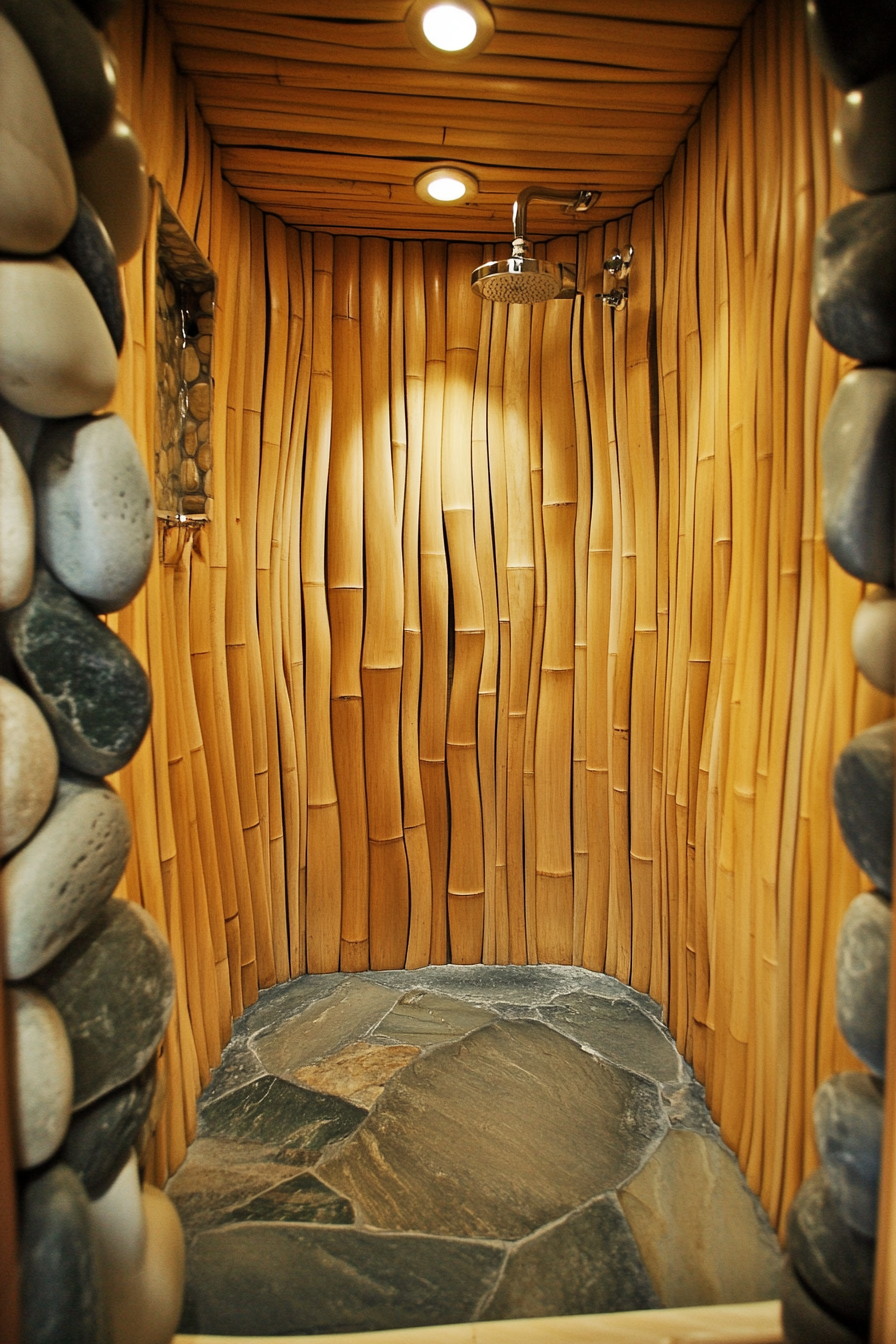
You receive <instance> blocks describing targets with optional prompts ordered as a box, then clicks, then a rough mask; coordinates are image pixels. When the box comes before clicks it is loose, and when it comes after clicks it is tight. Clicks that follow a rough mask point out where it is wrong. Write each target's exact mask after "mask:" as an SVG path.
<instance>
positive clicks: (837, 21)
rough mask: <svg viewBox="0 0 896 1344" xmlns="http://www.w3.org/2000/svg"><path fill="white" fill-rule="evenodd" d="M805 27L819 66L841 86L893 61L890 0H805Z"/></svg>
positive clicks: (895, 26)
mask: <svg viewBox="0 0 896 1344" xmlns="http://www.w3.org/2000/svg"><path fill="white" fill-rule="evenodd" d="M806 28H807V31H808V35H809V41H810V43H811V45H812V50H813V51H814V52H815V55H816V57H817V59H818V61H819V63H820V65H821V68H822V69H823V70H824V73H825V74H826V75H827V77H828V79H829V80H831V81H832V83H834V84H836V85H837V87H838V88H840V89H852V88H855V87H856V85H857V84H866V83H867V82H868V80H870V79H874V78H876V76H877V75H879V74H882V73H883V71H884V70H888V69H889V68H890V67H891V66H893V65H896V5H894V3H893V0H853V3H849V0H808V3H807V5H806Z"/></svg>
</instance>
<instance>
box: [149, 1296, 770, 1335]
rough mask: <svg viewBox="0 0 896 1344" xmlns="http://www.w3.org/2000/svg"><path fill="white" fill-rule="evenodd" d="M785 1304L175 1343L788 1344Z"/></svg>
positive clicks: (681, 1308)
mask: <svg viewBox="0 0 896 1344" xmlns="http://www.w3.org/2000/svg"><path fill="white" fill-rule="evenodd" d="M783 1339H784V1336H783V1334H782V1332H781V1304H780V1302H777V1301H771V1302H743V1303H734V1304H732V1305H727V1306H715V1307H669V1308H664V1309H662V1310H660V1311H614V1312H609V1313H607V1314H602V1315H599V1316H550V1317H541V1318H539V1319H537V1320H522V1321H483V1322H478V1323H476V1324H470V1325H430V1326H424V1327H419V1328H416V1329H412V1330H372V1331H364V1332H362V1333H360V1334H348V1335H276V1336H273V1335H267V1336H265V1337H264V1338H263V1339H262V1337H261V1336H257V1335H176V1336H175V1339H174V1341H173V1344H339V1341H341V1344H782V1341H783Z"/></svg>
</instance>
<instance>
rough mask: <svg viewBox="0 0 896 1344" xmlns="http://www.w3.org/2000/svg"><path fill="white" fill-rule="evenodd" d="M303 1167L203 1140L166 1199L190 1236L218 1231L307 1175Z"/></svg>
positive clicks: (242, 1146) (254, 1149)
mask: <svg viewBox="0 0 896 1344" xmlns="http://www.w3.org/2000/svg"><path fill="white" fill-rule="evenodd" d="M301 1174H302V1173H301V1170H300V1168H299V1167H298V1166H295V1167H294V1166H291V1165H288V1164H284V1163H282V1162H278V1161H277V1152H276V1150H269V1149H266V1148H262V1147H261V1146H260V1145H256V1144H251V1143H229V1142H227V1141H226V1140H217V1139H197V1140H196V1141H195V1143H193V1144H191V1145H190V1149H189V1151H188V1153H187V1157H186V1161H185V1162H183V1163H182V1164H181V1166H180V1167H178V1169H177V1171H176V1172H175V1173H174V1175H173V1176H172V1177H171V1178H170V1180H169V1181H168V1183H167V1185H166V1187H165V1193H166V1194H167V1195H169V1196H170V1198H171V1199H172V1200H173V1201H174V1203H175V1205H176V1206H177V1211H178V1213H179V1214H180V1220H181V1222H182V1224H183V1227H184V1231H185V1232H186V1234H187V1236H188V1237H189V1236H192V1235H194V1234H195V1233H196V1232H199V1231H202V1230H203V1229H204V1228H208V1227H217V1226H218V1225H219V1224H220V1223H221V1222H222V1221H224V1220H225V1219H226V1217H227V1215H228V1212H229V1210H230V1209H232V1208H233V1207H234V1206H236V1205H238V1204H243V1203H245V1202H247V1201H248V1200H251V1199H253V1198H254V1197H255V1196H257V1195H260V1194H263V1193H264V1192H265V1191H266V1190H270V1189H271V1187H272V1186H275V1185H279V1184H281V1183H282V1182H283V1181H285V1180H290V1179H292V1178H294V1177H296V1176H299V1175H301Z"/></svg>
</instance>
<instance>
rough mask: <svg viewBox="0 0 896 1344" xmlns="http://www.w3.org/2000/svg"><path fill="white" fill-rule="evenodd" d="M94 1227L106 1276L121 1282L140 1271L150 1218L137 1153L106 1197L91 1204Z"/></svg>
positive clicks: (117, 1177) (128, 1161) (101, 1197)
mask: <svg viewBox="0 0 896 1344" xmlns="http://www.w3.org/2000/svg"><path fill="white" fill-rule="evenodd" d="M90 1226H91V1229H92V1231H93V1234H94V1236H95V1237H96V1244H97V1251H98V1253H99V1257H100V1264H101V1267H102V1268H101V1272H103V1273H104V1275H105V1274H109V1275H114V1276H115V1278H116V1279H117V1280H118V1281H119V1282H121V1280H122V1279H127V1278H129V1277H131V1276H133V1275H134V1274H136V1273H137V1272H138V1271H139V1269H140V1266H141V1265H142V1264H143V1257H144V1255H145V1253H146V1218H145V1216H144V1213H143V1199H142V1197H141V1193H140V1171H139V1169H138V1166H137V1154H136V1153H135V1152H134V1151H133V1149H132V1150H131V1155H130V1157H129V1158H128V1160H127V1162H125V1164H124V1166H123V1167H122V1169H121V1171H120V1172H119V1173H118V1175H117V1176H116V1177H115V1180H114V1181H113V1182H112V1184H111V1185H110V1186H109V1189H108V1190H107V1191H106V1193H105V1194H104V1195H100V1197H99V1199H94V1200H91V1202H90Z"/></svg>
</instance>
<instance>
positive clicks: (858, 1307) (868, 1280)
mask: <svg viewBox="0 0 896 1344" xmlns="http://www.w3.org/2000/svg"><path fill="white" fill-rule="evenodd" d="M787 1251H788V1254H789V1256H790V1261H791V1264H792V1265H793V1267H794V1269H795V1270H796V1272H797V1274H798V1275H799V1277H800V1279H801V1280H802V1282H803V1283H804V1284H805V1285H806V1287H807V1288H808V1289H809V1291H810V1292H811V1293H812V1294H813V1295H814V1296H815V1297H816V1298H818V1300H819V1302H822V1303H823V1304H824V1305H825V1306H826V1307H827V1309H828V1311H830V1312H831V1314H832V1315H834V1316H836V1317H837V1319H838V1320H841V1321H843V1322H844V1323H845V1324H847V1325H851V1326H853V1327H854V1328H855V1329H857V1330H862V1329H864V1328H865V1326H867V1324H868V1322H869V1320H870V1318H871V1294H872V1291H873V1289H874V1242H873V1241H872V1240H871V1238H870V1237H863V1236H860V1235H859V1233H858V1232H855V1231H854V1230H853V1229H852V1228H851V1227H850V1226H849V1224H848V1223H846V1222H844V1220H843V1217H842V1216H841V1214H840V1211H839V1209H838V1208H837V1205H836V1203H835V1201H834V1200H833V1199H832V1198H831V1195H830V1191H829V1189H828V1179H827V1173H826V1172H825V1170H824V1167H821V1168H820V1169H819V1170H818V1171H813V1173H812V1175H811V1176H809V1177H807V1179H806V1180H805V1181H803V1184H802V1185H801V1186H800V1188H799V1190H798V1191H797V1194H796V1198H795V1199H794V1201H793V1203H792V1204H791V1206H790V1209H789V1211H788V1214H787Z"/></svg>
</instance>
